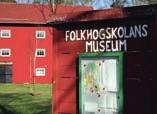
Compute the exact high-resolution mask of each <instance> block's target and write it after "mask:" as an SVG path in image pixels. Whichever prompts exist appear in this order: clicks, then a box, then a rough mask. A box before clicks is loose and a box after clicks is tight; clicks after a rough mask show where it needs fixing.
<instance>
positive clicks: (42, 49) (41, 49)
mask: <svg viewBox="0 0 157 114" xmlns="http://www.w3.org/2000/svg"><path fill="white" fill-rule="evenodd" d="M38 51H43V52H44V55H38ZM35 56H36V57H45V56H46V49H44V48H40V49H39V48H38V49H36V51H35Z"/></svg>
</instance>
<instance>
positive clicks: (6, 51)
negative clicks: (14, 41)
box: [0, 49, 11, 57]
mask: <svg viewBox="0 0 157 114" xmlns="http://www.w3.org/2000/svg"><path fill="white" fill-rule="evenodd" d="M0 55H1V56H2V57H9V56H10V55H11V51H10V49H1V50H0Z"/></svg>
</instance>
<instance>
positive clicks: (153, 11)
mask: <svg viewBox="0 0 157 114" xmlns="http://www.w3.org/2000/svg"><path fill="white" fill-rule="evenodd" d="M156 15H157V4H154V5H143V6H134V7H126V8H110V9H103V10H94V11H93V10H92V11H83V12H75V13H70V14H66V13H65V14H62V15H61V14H60V15H57V14H56V15H54V16H53V17H52V18H50V19H49V20H48V22H49V23H54V24H60V23H68V22H71V23H74V22H87V21H88V22H89V21H98V20H111V19H122V18H134V17H136V18H137V17H150V16H156ZM61 19H62V20H61Z"/></svg>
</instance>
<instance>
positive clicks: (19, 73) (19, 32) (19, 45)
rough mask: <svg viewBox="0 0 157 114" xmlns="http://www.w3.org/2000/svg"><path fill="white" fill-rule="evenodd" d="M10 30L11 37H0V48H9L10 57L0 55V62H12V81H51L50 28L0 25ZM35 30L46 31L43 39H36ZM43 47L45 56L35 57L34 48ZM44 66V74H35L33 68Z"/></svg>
mask: <svg viewBox="0 0 157 114" xmlns="http://www.w3.org/2000/svg"><path fill="white" fill-rule="evenodd" d="M2 29H7V30H11V38H6V39H4V38H0V44H1V45H0V48H10V49H11V57H0V62H5V61H9V62H13V80H12V82H13V83H33V82H34V83H51V82H52V76H53V74H52V64H53V61H52V47H53V45H52V38H53V37H52V28H51V27H24V26H23V27H21V26H20V27H16V26H4V27H3V26H1V27H0V30H2ZM36 30H44V31H46V38H45V39H36ZM36 48H45V49H46V57H36V59H35V49H36ZM38 67H39V68H40V67H42V68H45V69H46V75H45V76H35V72H34V70H35V68H38Z"/></svg>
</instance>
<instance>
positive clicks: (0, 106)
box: [0, 84, 52, 114]
mask: <svg viewBox="0 0 157 114" xmlns="http://www.w3.org/2000/svg"><path fill="white" fill-rule="evenodd" d="M51 94H52V85H51V84H35V85H34V86H33V85H29V84H0V114H51V113H52V109H51V107H52V106H51V98H52V97H51V96H52V95H51Z"/></svg>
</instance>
